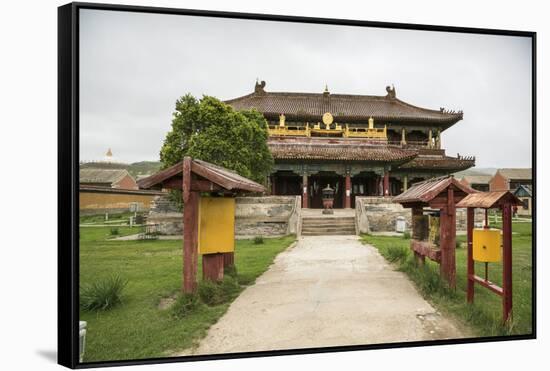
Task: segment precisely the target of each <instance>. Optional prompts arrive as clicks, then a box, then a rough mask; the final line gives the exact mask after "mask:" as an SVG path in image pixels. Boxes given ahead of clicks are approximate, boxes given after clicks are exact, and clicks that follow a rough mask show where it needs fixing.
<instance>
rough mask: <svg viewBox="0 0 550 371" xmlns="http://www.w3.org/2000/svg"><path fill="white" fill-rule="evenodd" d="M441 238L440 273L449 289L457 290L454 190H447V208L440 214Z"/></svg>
mask: <svg viewBox="0 0 550 371" xmlns="http://www.w3.org/2000/svg"><path fill="white" fill-rule="evenodd" d="M439 222H440V227H439V228H440V237H439V244H440V249H441V263H440V267H439V269H440V273H441V277H442V278H443V279H445V280H446V281H447V282H448V283H449V287H451V288H453V289H454V288H456V263H455V248H456V213H455V203H454V190H453V189H452V188H449V189H448V190H447V206H446V207H444V208H442V209H441V214H440V220H439Z"/></svg>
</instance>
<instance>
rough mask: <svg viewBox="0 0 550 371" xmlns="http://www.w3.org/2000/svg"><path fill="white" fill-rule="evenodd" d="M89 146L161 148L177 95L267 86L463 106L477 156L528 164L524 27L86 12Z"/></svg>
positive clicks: (134, 153) (463, 147) (466, 139)
mask: <svg viewBox="0 0 550 371" xmlns="http://www.w3.org/2000/svg"><path fill="white" fill-rule="evenodd" d="M80 24H81V26H80V27H81V29H80V37H81V39H80V41H81V107H80V114H81V158H82V159H87V160H91V159H99V158H101V157H102V156H103V154H104V152H105V151H106V149H107V148H108V147H111V148H113V152H114V154H115V156H117V157H118V158H119V159H120V160H123V161H128V162H132V161H140V160H157V159H158V152H159V149H160V146H161V144H162V140H163V138H164V136H165V134H166V132H167V131H168V130H169V129H170V120H171V115H172V111H173V108H174V103H175V101H176V99H177V98H178V97H180V96H181V95H183V94H185V93H187V92H190V93H191V94H193V95H195V96H198V97H200V96H202V95H203V94H207V95H213V96H216V97H218V98H220V99H229V98H234V97H237V96H240V95H244V94H248V93H250V92H251V91H252V89H253V85H254V82H255V80H256V78H260V79H262V80H266V82H267V87H266V89H267V90H268V91H304V92H321V91H322V90H323V89H324V86H325V84H328V87H329V90H330V91H331V92H335V93H349V94H371V95H384V94H385V90H384V88H385V86H386V85H388V84H395V87H396V89H397V96H398V97H399V98H400V99H402V100H404V101H406V102H409V103H412V104H415V105H419V106H423V107H427V108H433V109H438V108H439V107H446V108H450V109H456V110H458V109H462V110H464V120H463V121H461V122H459V123H458V124H457V125H455V126H454V127H452V128H451V129H449V130H447V131H446V132H445V133H444V134H443V144H444V147H445V148H446V149H447V152H448V153H449V154H453V155H454V154H456V153H460V154H465V155H466V154H467V155H476V157H477V165H478V166H480V167H516V166H517V167H520V166H531V134H532V133H531V96H530V92H531V44H530V40H529V39H527V38H520V37H509V36H489V35H472V34H458V33H446V32H427V31H409V30H391V29H378V28H363V27H349V26H327V25H315V24H299V23H281V22H261V21H245V20H232V19H213V18H206V17H188V16H175V15H155V14H139V13H125V12H106V11H95V10H83V11H82V12H81V23H80Z"/></svg>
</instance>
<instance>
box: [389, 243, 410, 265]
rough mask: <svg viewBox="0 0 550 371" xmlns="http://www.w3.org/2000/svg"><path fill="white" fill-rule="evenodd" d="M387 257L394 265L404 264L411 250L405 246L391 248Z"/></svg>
mask: <svg viewBox="0 0 550 371" xmlns="http://www.w3.org/2000/svg"><path fill="white" fill-rule="evenodd" d="M385 255H386V256H385V257H386V259H387V260H388V261H390V262H392V263H396V262H404V261H405V260H406V259H407V257H408V256H409V249H408V248H407V247H405V246H390V247H388V250H387V251H386V254H385Z"/></svg>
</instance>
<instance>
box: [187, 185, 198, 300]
mask: <svg viewBox="0 0 550 371" xmlns="http://www.w3.org/2000/svg"><path fill="white" fill-rule="evenodd" d="M198 208H199V194H198V193H197V192H190V193H189V198H188V200H187V202H185V203H184V207H183V292H185V293H192V292H195V290H196V288H197V263H198V260H197V254H198V252H197V249H198V240H197V237H198V236H197V234H198V228H197V227H198Z"/></svg>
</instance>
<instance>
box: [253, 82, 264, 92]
mask: <svg viewBox="0 0 550 371" xmlns="http://www.w3.org/2000/svg"><path fill="white" fill-rule="evenodd" d="M264 88H265V81H264V80H262V82H258V79H256V85H254V93H255V94H258V95H264V94H265V90H264Z"/></svg>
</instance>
